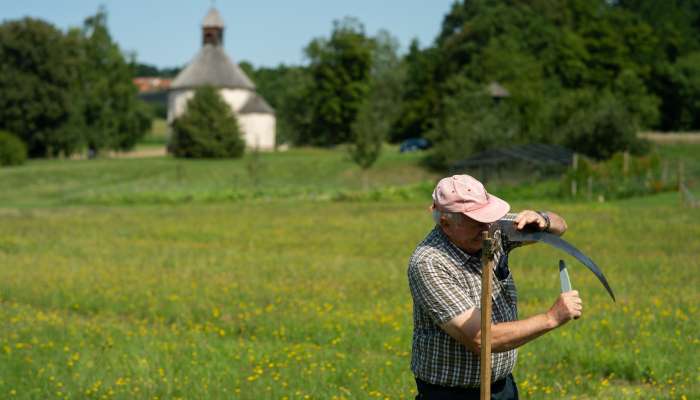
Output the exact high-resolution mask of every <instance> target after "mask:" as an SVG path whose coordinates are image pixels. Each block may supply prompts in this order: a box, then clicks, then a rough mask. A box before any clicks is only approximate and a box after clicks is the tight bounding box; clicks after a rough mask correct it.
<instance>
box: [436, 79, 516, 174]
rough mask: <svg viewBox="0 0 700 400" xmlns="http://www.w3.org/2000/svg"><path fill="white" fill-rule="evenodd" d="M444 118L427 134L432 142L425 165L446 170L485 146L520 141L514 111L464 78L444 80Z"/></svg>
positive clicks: (481, 87)
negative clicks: (446, 84)
mask: <svg viewBox="0 0 700 400" xmlns="http://www.w3.org/2000/svg"><path fill="white" fill-rule="evenodd" d="M448 87H449V88H450V91H451V93H452V94H451V95H450V96H448V97H447V98H446V99H445V110H446V112H445V118H444V119H443V120H441V121H439V123H437V124H436V126H435V128H434V129H433V130H432V131H430V132H428V133H427V135H426V136H427V137H428V138H429V139H430V140H431V141H432V142H433V143H434V146H433V149H432V151H431V153H430V156H429V157H428V159H427V162H428V164H429V165H430V166H431V167H433V168H436V169H442V170H444V169H447V168H449V167H450V166H451V165H452V164H454V163H455V162H457V161H460V160H463V159H464V158H466V157H468V156H470V155H472V154H474V153H477V152H480V151H484V150H487V149H491V148H494V147H500V146H509V145H513V144H514V143H518V142H520V141H521V139H520V137H519V135H520V126H519V124H518V119H517V118H516V116H517V115H516V113H515V110H513V109H512V107H511V106H510V105H509V104H508V103H505V102H503V101H498V100H495V99H493V98H491V96H490V95H489V94H488V92H487V91H486V88H485V87H484V86H483V85H480V84H477V83H474V82H471V81H469V80H468V79H466V78H464V77H454V78H453V79H452V80H451V81H450V82H448Z"/></svg>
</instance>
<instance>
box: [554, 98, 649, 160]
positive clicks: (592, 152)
mask: <svg viewBox="0 0 700 400" xmlns="http://www.w3.org/2000/svg"><path fill="white" fill-rule="evenodd" d="M591 95H592V93H591ZM598 96H600V97H598V98H596V97H591V98H589V99H586V100H588V101H585V100H584V101H582V102H581V104H580V105H579V108H578V109H577V110H576V111H574V112H573V115H571V117H570V118H569V119H568V121H567V122H566V124H565V125H564V127H563V128H562V139H563V140H562V142H563V145H564V146H566V147H568V148H570V149H572V150H574V151H576V152H579V153H583V154H585V155H587V156H589V157H592V158H594V159H597V160H607V159H609V158H610V157H612V156H613V154H615V153H618V152H623V151H631V152H633V153H634V154H644V153H646V152H648V150H649V146H648V145H646V144H645V143H642V142H640V139H638V138H637V128H638V125H637V122H636V118H635V116H634V115H632V114H631V113H630V112H629V111H628V110H627V109H626V108H625V107H624V105H623V104H622V103H621V102H620V101H619V100H618V99H617V98H615V97H614V96H613V95H611V94H609V93H599V94H598ZM586 103H588V104H586Z"/></svg>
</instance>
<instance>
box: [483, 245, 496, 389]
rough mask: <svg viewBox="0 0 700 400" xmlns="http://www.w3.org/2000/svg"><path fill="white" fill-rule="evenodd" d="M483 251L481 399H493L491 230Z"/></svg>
mask: <svg viewBox="0 0 700 400" xmlns="http://www.w3.org/2000/svg"><path fill="white" fill-rule="evenodd" d="M483 235H484V245H483V251H482V252H481V270H482V273H481V360H480V361H481V380H480V383H481V385H480V386H481V400H489V399H491V292H492V291H493V290H492V287H491V275H492V274H493V247H492V240H491V238H490V237H489V232H484V233H483Z"/></svg>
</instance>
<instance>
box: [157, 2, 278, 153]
mask: <svg viewBox="0 0 700 400" xmlns="http://www.w3.org/2000/svg"><path fill="white" fill-rule="evenodd" d="M224 27H225V25H224V21H223V19H222V18H221V15H220V14H219V12H218V11H217V10H216V9H215V8H212V9H210V10H209V13H208V14H207V15H206V17H205V18H204V21H203V23H202V48H201V49H200V50H199V53H197V55H196V56H195V57H194V59H193V60H192V62H190V63H189V65H187V67H185V69H183V70H182V71H181V72H180V73H179V74H178V75H177V77H176V78H175V80H173V82H172V84H171V86H170V91H169V92H168V123H172V121H173V120H175V118H177V117H178V116H180V115H181V114H182V113H184V112H185V110H186V108H187V101H188V100H189V99H191V98H192V97H193V96H194V91H195V89H196V88H197V87H200V86H205V85H211V86H214V87H216V88H218V89H219V94H221V97H222V98H223V99H224V101H226V103H228V104H229V105H230V106H231V110H232V111H233V113H234V115H235V116H236V118H237V119H238V124H239V126H240V128H241V131H242V132H243V134H244V136H245V142H246V144H247V146H248V147H251V148H258V149H260V150H273V149H274V148H275V135H276V118H275V112H274V110H273V109H272V107H270V105H269V104H267V102H266V101H265V99H263V98H262V97H261V96H260V95H259V94H258V93H256V91H255V84H254V83H253V81H251V80H250V78H249V77H248V76H246V74H245V72H243V70H242V69H241V68H240V67H239V66H238V64H236V63H235V62H233V61H232V60H231V58H229V57H228V56H227V55H226V52H225V51H224V48H223V42H224Z"/></svg>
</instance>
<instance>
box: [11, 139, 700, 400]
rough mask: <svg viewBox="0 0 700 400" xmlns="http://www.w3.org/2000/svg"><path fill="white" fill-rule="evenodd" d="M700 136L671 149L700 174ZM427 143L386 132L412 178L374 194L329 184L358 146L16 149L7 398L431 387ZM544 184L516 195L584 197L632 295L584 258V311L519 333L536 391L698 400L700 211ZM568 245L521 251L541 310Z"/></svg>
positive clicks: (580, 241) (584, 213)
mask: <svg viewBox="0 0 700 400" xmlns="http://www.w3.org/2000/svg"><path fill="white" fill-rule="evenodd" d="M694 149H697V147H694V148H693V147H692V146H690V147H688V146H679V147H664V148H663V150H662V151H666V152H667V153H668V157H670V158H672V159H678V158H684V159H687V160H688V161H687V162H688V165H687V166H686V168H687V171H691V172H690V173H694V172H692V171H696V169H694V168H697V163H698V157H696V156H695V154H697V152H696V150H694ZM419 159H420V155H417V154H408V155H400V154H398V153H397V152H396V151H395V149H390V150H389V151H387V152H385V154H384V155H383V156H382V158H381V160H380V161H379V163H378V165H377V166H376V168H375V169H373V170H371V171H370V179H369V181H370V184H371V185H372V186H373V187H375V188H376V190H382V191H383V192H382V193H397V197H396V198H395V199H393V200H391V201H386V200H382V199H384V198H385V197H378V198H379V200H376V199H375V201H361V202H355V201H328V200H343V199H345V200H347V199H350V200H352V199H353V197H352V193H364V192H362V190H361V189H362V179H361V178H362V176H361V171H360V170H359V169H358V168H357V167H356V166H354V164H352V163H351V162H350V161H349V160H348V158H347V156H346V155H345V153H344V152H343V151H342V150H337V151H322V150H314V149H296V150H293V151H289V152H284V153H274V154H265V153H263V154H261V155H259V158H258V157H256V156H253V155H247V156H246V158H244V159H242V160H233V161H181V160H174V159H171V158H162V157H161V158H151V159H140V160H106V159H105V160H91V161H60V160H59V161H57V160H53V161H32V162H30V163H29V164H28V165H25V166H23V167H20V168H3V169H0V319H1V320H2V321H4V323H3V324H1V325H0V398H22V399H46V398H71V399H73V398H100V399H102V398H119V399H131V398H144V399H154V398H159V399H166V398H167V399H175V398H183V399H185V398H186V399H191V398H242V399H267V398H272V399H283V398H290V399H304V398H313V399H332V398H338V399H339V398H345V399H365V398H389V399H409V398H412V396H414V383H413V378H412V375H411V372H410V369H409V361H410V345H411V328H412V321H411V301H410V294H409V291H408V288H407V279H406V263H407V260H408V256H409V255H410V253H411V251H412V250H413V248H414V246H415V244H416V243H417V242H418V241H420V240H421V239H422V237H423V236H424V235H425V234H426V233H427V231H428V230H429V229H430V227H431V222H430V218H429V216H428V213H427V206H428V204H429V202H430V200H429V195H430V187H431V186H432V184H433V182H434V180H435V179H436V178H437V176H436V175H434V174H431V173H428V172H426V171H424V170H423V169H422V168H420V166H419ZM695 176H697V175H695ZM545 184H547V183H545ZM554 184H556V182H554ZM525 186H527V185H525ZM405 187H410V188H414V189H415V190H414V192H411V196H402V195H401V194H402V193H404V192H401V190H402V189H401V188H405ZM391 188H397V189H391ZM412 190H413V189H412ZM533 191H534V189H533V188H530V187H524V188H518V189H513V190H510V191H504V192H503V193H502V194H503V195H504V196H506V198H507V199H509V200H511V203H512V205H513V207H514V208H515V209H522V208H535V209H552V210H556V211H557V212H559V213H561V214H562V215H563V216H565V217H566V218H567V221H568V222H569V225H570V231H569V233H567V239H569V240H570V241H571V242H572V243H574V244H575V245H577V246H578V247H579V248H581V249H582V250H583V251H584V252H586V253H587V254H589V255H590V256H591V257H592V258H593V259H594V260H595V261H596V262H597V263H598V264H599V265H600V266H601V267H602V268H603V270H604V271H605V273H606V275H607V277H608V279H609V281H610V283H611V286H612V287H613V289H614V290H615V293H616V295H617V298H618V302H617V303H613V302H612V301H611V300H610V299H609V298H608V297H607V294H606V293H605V291H604V290H603V288H602V287H601V286H600V284H599V283H598V282H597V280H595V278H594V277H593V275H592V274H590V273H589V272H588V271H587V270H586V269H585V268H584V267H583V266H581V265H579V264H577V263H576V261H574V260H572V259H570V258H567V257H565V258H564V259H565V260H566V261H567V263H568V264H569V265H570V266H571V268H570V272H571V277H572V283H573V286H574V288H576V289H578V290H580V291H581V293H582V297H583V299H584V302H585V314H584V317H583V318H582V319H580V320H578V321H575V322H572V323H570V324H568V325H566V326H565V327H563V328H561V329H559V330H557V331H554V332H552V333H550V334H548V335H545V336H543V337H542V338H540V339H538V340H537V341H535V342H533V343H530V344H528V345H526V346H524V347H523V348H522V349H521V351H520V357H519V361H518V366H517V368H516V371H515V375H516V380H517V381H518V383H519V387H520V391H521V393H522V394H523V396H522V397H523V398H532V399H562V398H564V399H574V398H577V399H649V398H657V399H683V398H685V399H695V398H700V365H698V363H697V360H698V358H699V357H700V334H699V333H698V332H700V323H698V317H699V316H700V312H699V309H698V304H699V303H700V292H699V291H698V287H700V278H699V277H698V272H699V267H700V263H699V262H698V259H697V250H698V248H699V247H698V246H699V244H700V241H699V240H698V237H700V224H698V223H697V220H698V218H700V209H699V208H695V209H689V208H680V209H679V207H678V204H679V199H678V195H677V193H667V194H662V195H657V196H652V197H645V198H634V199H628V200H624V201H615V202H607V203H582V202H563V201H555V200H546V199H540V200H524V198H534V197H532V196H529V195H526V196H523V194H528V193H531V192H533ZM250 193H254V195H250ZM343 193H346V194H345V195H339V194H343ZM347 193H349V194H347ZM365 199H369V200H372V198H371V196H370V197H369V198H365ZM562 255H563V254H562V253H559V252H557V251H555V250H553V249H550V248H547V247H544V246H531V247H528V248H523V249H518V250H516V251H515V252H514V253H513V254H512V256H511V258H510V260H511V268H512V270H513V272H514V274H515V278H516V282H517V284H518V288H519V299H520V300H519V305H520V307H519V309H520V314H521V317H525V316H528V315H532V314H534V313H539V312H543V311H545V310H546V309H547V308H548V307H549V306H550V305H551V303H552V302H553V300H554V299H555V297H556V295H557V293H558V285H559V283H558V282H559V281H558V274H557V272H558V271H557V264H558V260H559V258H560V257H562Z"/></svg>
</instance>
